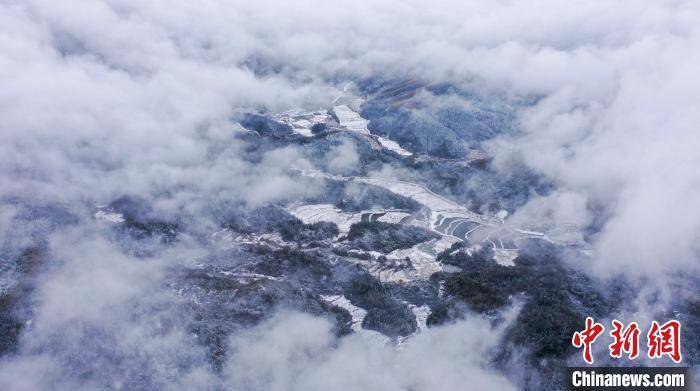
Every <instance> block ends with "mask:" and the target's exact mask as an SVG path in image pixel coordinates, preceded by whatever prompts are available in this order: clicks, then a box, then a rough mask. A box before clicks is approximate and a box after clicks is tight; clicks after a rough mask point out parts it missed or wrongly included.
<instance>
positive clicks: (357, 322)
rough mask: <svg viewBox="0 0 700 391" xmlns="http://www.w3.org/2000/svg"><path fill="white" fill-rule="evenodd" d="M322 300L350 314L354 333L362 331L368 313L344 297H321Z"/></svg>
mask: <svg viewBox="0 0 700 391" xmlns="http://www.w3.org/2000/svg"><path fill="white" fill-rule="evenodd" d="M321 298H322V299H323V300H324V301H325V302H327V303H328V304H333V305H336V306H338V307H340V308H342V309H344V310H346V311H348V312H349V313H350V316H352V326H351V328H352V330H353V331H360V330H361V329H362V321H363V320H364V319H365V316H367V311H365V310H364V309H362V308H360V307H358V306H356V305H354V304H352V303H351V302H350V300H348V299H347V298H346V297H345V296H343V295H321Z"/></svg>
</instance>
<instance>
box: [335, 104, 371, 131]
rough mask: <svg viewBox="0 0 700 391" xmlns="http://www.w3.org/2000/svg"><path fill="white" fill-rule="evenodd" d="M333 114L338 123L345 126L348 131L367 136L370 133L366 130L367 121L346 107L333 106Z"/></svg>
mask: <svg viewBox="0 0 700 391" xmlns="http://www.w3.org/2000/svg"><path fill="white" fill-rule="evenodd" d="M333 113H334V114H335V116H336V117H338V122H340V124H341V125H343V126H345V127H346V128H347V129H348V130H350V131H352V132H356V133H360V134H364V135H367V136H369V135H370V132H369V129H367V123H368V121H367V120H366V119H364V118H362V117H360V115H359V114H357V113H356V112H354V111H353V110H352V109H351V108H349V107H348V106H346V105H339V106H333Z"/></svg>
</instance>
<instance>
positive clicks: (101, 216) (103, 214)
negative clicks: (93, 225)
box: [95, 210, 125, 223]
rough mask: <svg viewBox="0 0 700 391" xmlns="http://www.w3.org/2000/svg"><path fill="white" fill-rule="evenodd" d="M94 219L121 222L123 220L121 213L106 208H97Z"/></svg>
mask: <svg viewBox="0 0 700 391" xmlns="http://www.w3.org/2000/svg"><path fill="white" fill-rule="evenodd" d="M95 219H97V220H99V221H105V222H108V223H123V222H124V221H125V220H124V215H122V214H121V213H115V212H110V211H107V210H98V211H97V212H96V213H95Z"/></svg>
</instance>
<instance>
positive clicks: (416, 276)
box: [348, 238, 461, 282]
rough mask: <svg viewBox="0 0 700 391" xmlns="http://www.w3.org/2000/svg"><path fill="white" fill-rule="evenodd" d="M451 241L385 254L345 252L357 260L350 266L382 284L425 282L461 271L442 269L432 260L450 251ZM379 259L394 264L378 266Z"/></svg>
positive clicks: (457, 269) (441, 266)
mask: <svg viewBox="0 0 700 391" xmlns="http://www.w3.org/2000/svg"><path fill="white" fill-rule="evenodd" d="M453 240H454V239H452V238H449V239H447V240H445V239H444V238H441V239H433V240H430V241H427V242H425V243H419V244H417V245H415V246H413V247H411V248H406V249H398V250H394V251H392V252H390V253H388V254H382V253H380V252H377V251H363V250H355V249H353V250H350V251H348V254H349V255H355V256H356V257H358V258H357V259H354V260H353V262H354V263H356V264H358V265H361V266H362V267H364V268H365V269H366V270H367V271H368V272H369V273H370V274H371V275H373V276H374V277H376V278H377V279H378V280H379V281H382V282H408V281H415V280H427V279H428V278H430V276H431V275H432V274H433V273H435V272H439V271H444V272H448V273H455V272H459V271H461V269H460V268H458V267H456V266H452V265H443V264H442V263H440V262H438V261H437V260H436V259H435V258H436V256H437V254H438V253H439V252H440V251H442V250H444V249H445V248H449V247H450V246H451V245H452V243H454V242H453ZM363 256H364V257H366V256H369V257H370V259H362V258H364V257H363ZM381 256H385V257H386V258H387V260H389V261H393V262H387V264H384V263H380V262H378V261H377V260H378V259H379V257H381ZM407 257H408V258H409V259H410V260H411V263H410V266H409V265H408V264H407V263H406V262H405V259H406V258H407Z"/></svg>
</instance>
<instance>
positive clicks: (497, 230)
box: [302, 171, 585, 281]
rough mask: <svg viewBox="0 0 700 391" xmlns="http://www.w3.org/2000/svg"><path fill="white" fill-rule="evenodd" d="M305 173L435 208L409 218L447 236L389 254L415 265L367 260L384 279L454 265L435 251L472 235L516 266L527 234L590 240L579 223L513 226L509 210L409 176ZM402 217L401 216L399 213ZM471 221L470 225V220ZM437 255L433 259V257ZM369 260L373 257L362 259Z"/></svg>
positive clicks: (473, 239)
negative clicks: (468, 200) (487, 211)
mask: <svg viewBox="0 0 700 391" xmlns="http://www.w3.org/2000/svg"><path fill="white" fill-rule="evenodd" d="M302 174H303V175H307V176H310V177H314V178H329V179H333V180H339V181H352V182H358V183H363V184H367V185H372V186H377V187H381V188H384V189H386V190H389V191H390V192H392V193H395V194H398V195H401V196H403V197H407V198H410V199H412V200H414V201H416V202H418V203H419V204H421V205H422V206H424V207H425V208H427V209H429V210H430V217H429V221H427V222H423V221H420V220H416V219H414V218H413V217H411V218H408V219H406V220H403V222H404V223H406V221H410V223H409V224H413V225H418V226H422V227H424V228H427V229H429V230H432V231H433V232H436V233H438V234H440V235H441V237H442V239H443V240H442V241H441V242H439V243H436V244H435V245H434V247H435V248H433V249H432V250H430V251H425V248H424V247H422V245H418V246H415V247H414V248H411V249H403V250H397V251H395V252H393V253H391V254H388V255H387V258H388V259H399V258H405V257H409V258H410V259H411V261H412V263H413V266H414V269H415V270H413V271H411V268H405V269H401V270H396V268H393V269H391V270H387V268H386V267H385V266H384V265H376V263H375V265H374V266H371V265H365V266H367V267H368V270H369V271H370V272H372V273H373V274H375V275H376V276H378V277H379V278H380V279H382V280H384V281H406V280H413V279H416V278H423V276H425V275H426V274H428V273H430V272H431V270H443V271H451V270H453V269H452V268H451V267H449V265H440V264H439V263H438V262H437V261H435V256H436V255H437V254H438V253H439V252H440V251H443V250H445V249H447V248H449V247H450V246H451V245H452V244H453V243H455V242H457V241H463V240H469V241H470V243H473V244H477V243H483V244H484V245H488V246H491V247H492V248H493V250H494V254H495V255H494V259H495V261H496V262H498V263H500V264H502V265H508V266H512V265H513V260H514V259H515V258H516V257H517V255H518V242H519V241H522V240H524V239H542V240H547V241H549V242H551V243H555V244H565V245H579V246H585V241H584V239H583V237H582V235H581V234H580V232H579V231H578V230H577V229H575V227H564V228H562V229H557V230H552V231H550V232H549V233H548V234H545V233H542V232H537V231H531V230H526V229H519V228H516V227H512V226H510V225H509V224H508V223H507V222H506V221H504V219H505V217H507V212H506V211H500V212H499V213H498V214H497V215H496V216H493V217H490V216H485V215H481V214H478V213H475V212H472V211H470V210H469V209H467V208H466V207H464V206H462V205H460V204H458V203H456V202H454V201H452V200H450V199H448V198H445V197H443V196H441V195H438V194H435V193H434V192H432V191H431V190H430V189H428V188H427V187H425V186H423V185H420V184H417V183H413V182H407V181H401V180H395V179H389V178H373V177H343V176H338V175H330V174H326V173H322V172H318V171H302ZM396 217H398V216H396ZM379 221H382V220H379ZM464 224H469V225H464ZM431 255H432V260H430V258H431ZM358 262H361V263H363V265H364V264H365V263H369V262H367V261H358Z"/></svg>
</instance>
